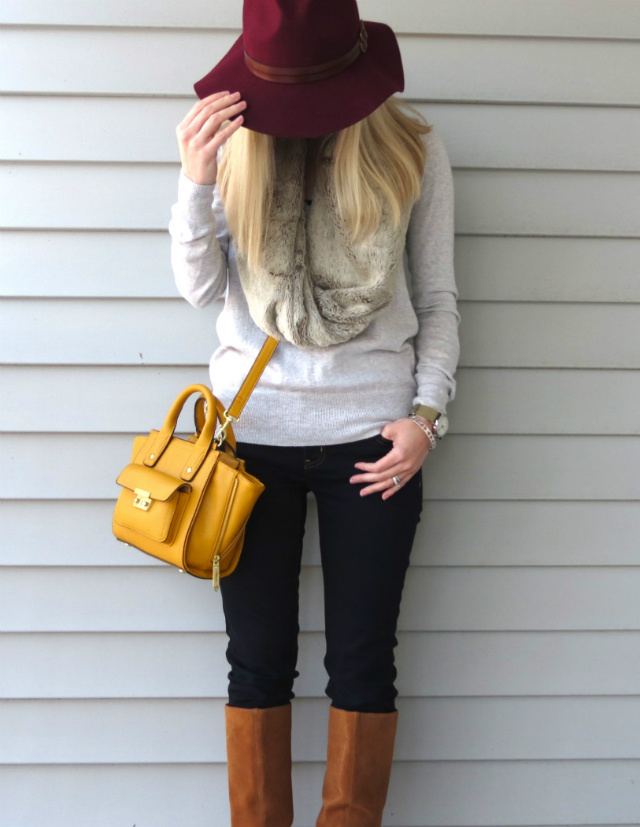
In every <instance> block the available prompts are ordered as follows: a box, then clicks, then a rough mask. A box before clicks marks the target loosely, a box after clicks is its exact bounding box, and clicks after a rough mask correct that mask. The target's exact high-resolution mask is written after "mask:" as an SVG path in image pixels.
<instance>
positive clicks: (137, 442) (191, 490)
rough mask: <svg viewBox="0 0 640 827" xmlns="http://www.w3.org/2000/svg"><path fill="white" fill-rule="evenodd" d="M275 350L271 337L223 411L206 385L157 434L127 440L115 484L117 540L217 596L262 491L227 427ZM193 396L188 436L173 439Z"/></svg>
mask: <svg viewBox="0 0 640 827" xmlns="http://www.w3.org/2000/svg"><path fill="white" fill-rule="evenodd" d="M277 344H278V342H277V340H276V339H274V338H272V337H271V336H270V337H269V338H268V339H267V340H266V342H265V343H264V345H263V347H262V350H261V351H260V353H259V355H258V357H257V358H256V361H255V362H254V364H253V367H252V368H251V370H250V372H249V374H248V376H247V378H246V379H245V381H244V382H243V384H242V387H241V388H240V390H239V391H238V394H237V395H236V398H235V399H234V400H233V403H232V404H231V405H230V406H229V409H228V410H224V407H223V405H222V404H221V402H220V401H219V400H218V399H217V398H216V397H215V396H214V395H213V394H212V393H211V391H210V390H209V388H207V387H206V386H205V385H189V386H188V387H187V388H185V389H184V390H183V391H182V393H180V394H179V395H178V397H177V398H176V400H175V402H174V403H173V405H172V406H171V409H170V410H169V413H168V414H167V417H166V419H165V421H164V424H163V426H162V428H161V429H160V431H157V430H152V431H151V432H150V433H149V435H148V436H137V437H135V438H134V440H133V452H132V454H131V462H130V464H129V465H127V466H126V468H124V469H123V471H122V472H121V474H120V475H119V476H118V479H117V483H118V484H119V485H120V486H121V487H122V490H121V492H120V495H119V497H118V500H117V502H116V506H115V510H114V513H113V523H112V527H113V533H114V535H115V536H116V538H117V539H118V540H120V541H122V542H124V543H126V544H127V545H130V546H134V547H135V548H137V549H139V550H140V551H144V552H146V553H147V554H150V555H152V556H153V557H157V558H158V559H160V560H164V561H165V562H166V563H170V564H171V565H174V566H177V567H178V568H179V569H180V570H181V571H186V572H188V573H189V574H192V575H194V576H195V577H201V578H211V579H212V580H213V587H214V589H215V590H216V591H217V590H218V589H219V587H220V578H221V577H225V576H226V575H229V574H231V573H232V572H233V570H234V569H235V568H236V566H237V564H238V560H239V558H240V553H241V551H242V545H243V542H244V533H245V527H246V524H247V521H248V519H249V516H250V515H251V511H252V509H253V507H254V505H255V503H256V501H257V500H258V497H259V496H260V494H262V492H263V491H264V485H263V483H261V482H260V480H258V479H257V478H256V477H254V476H252V475H251V474H249V473H247V471H246V470H245V467H244V460H242V459H240V458H239V457H237V456H236V453H235V449H236V440H235V436H234V433H233V427H232V423H233V422H237V421H238V419H239V417H240V413H241V412H242V409H243V408H244V406H245V404H246V403H247V400H248V399H249V396H250V395H251V392H252V391H253V389H254V387H255V385H256V384H257V382H258V379H259V378H260V376H261V375H262V372H263V370H264V368H265V367H266V365H267V362H268V361H269V359H270V358H271V355H272V354H273V351H274V350H275V348H276V346H277ZM198 392H199V393H200V394H201V396H200V397H199V398H198V400H197V401H196V405H195V409H194V413H195V419H196V432H195V434H193V435H192V436H190V437H189V438H188V439H181V438H179V437H175V436H174V435H173V434H174V431H175V428H176V424H177V421H178V417H179V415H180V412H181V411H182V408H183V406H184V404H185V402H186V400H187V399H188V398H189V396H191V395H192V394H193V393H198Z"/></svg>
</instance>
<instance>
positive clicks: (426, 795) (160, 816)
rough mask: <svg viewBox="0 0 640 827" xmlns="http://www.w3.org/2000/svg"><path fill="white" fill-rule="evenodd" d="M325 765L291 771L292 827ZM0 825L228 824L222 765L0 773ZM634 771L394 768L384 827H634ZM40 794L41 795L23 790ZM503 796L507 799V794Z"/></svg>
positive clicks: (467, 765) (313, 811) (637, 769)
mask: <svg viewBox="0 0 640 827" xmlns="http://www.w3.org/2000/svg"><path fill="white" fill-rule="evenodd" d="M323 771H324V765H323V764H315V763H298V764H296V765H295V767H294V773H293V782H294V791H295V792H294V807H295V812H296V820H295V825H296V827H313V825H314V823H315V818H316V815H317V813H318V810H319V809H320V803H321V802H320V790H321V788H322V773H323ZM3 774H4V778H5V779H6V793H5V802H4V803H5V816H4V818H5V820H6V823H7V824H11V825H16V824H19V825H20V827H42V825H43V824H47V823H51V822H52V821H54V823H59V824H65V825H68V827H85V825H86V824H88V823H91V825H92V827H113V825H114V824H125V825H129V824H131V825H133V824H137V825H138V826H139V827H140V825H145V824H153V825H154V827H176V825H177V824H189V825H190V827H211V824H212V822H213V823H214V824H215V825H216V827H218V825H220V827H222V826H223V825H226V824H228V823H229V809H228V804H227V777H226V770H225V767H224V765H223V764H214V765H211V764H200V763H199V764H141V765H132V764H121V765H119V766H113V765H108V764H102V765H92V764H88V765H87V764H85V765H82V764H75V765H74V764H70V765H62V766H49V767H43V766H38V765H23V766H13V767H6V768H4V767H3ZM639 774H640V761H638V760H633V759H629V760H624V759H621V760H619V761H606V760H593V761H545V760H542V761H499V760H496V761H493V760H487V761H433V762H415V761H406V762H401V761H399V762H397V763H396V764H395V765H394V770H393V773H392V776H391V783H390V786H389V798H388V802H387V806H386V808H385V820H384V824H385V825H389V827H459V825H462V824H464V825H473V827H491V826H492V825H500V826H501V827H566V825H575V827H579V826H580V825H586V824H588V825H589V827H634V825H637V817H636V816H637V799H636V795H635V791H634V789H633V783H634V780H635V779H636V778H637V777H638V775H639ZM33 787H37V790H38V795H33V794H32V793H31V794H29V795H27V794H26V793H25V790H31V791H32V790H33ZM507 793H508V794H507Z"/></svg>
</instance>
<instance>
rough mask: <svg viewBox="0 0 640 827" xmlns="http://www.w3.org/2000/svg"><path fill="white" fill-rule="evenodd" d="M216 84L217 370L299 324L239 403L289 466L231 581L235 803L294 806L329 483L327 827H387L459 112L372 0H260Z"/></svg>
mask: <svg viewBox="0 0 640 827" xmlns="http://www.w3.org/2000/svg"><path fill="white" fill-rule="evenodd" d="M235 88H238V89H241V90H242V92H241V93H240V92H238V93H236V94H235V95H234V94H233V92H234V91H235ZM195 89H196V92H197V93H198V96H199V97H200V101H199V102H198V103H196V105H195V106H193V107H192V108H191V109H190V111H189V112H188V113H187V115H186V116H185V118H184V119H183V121H182V122H181V123H180V124H179V125H178V127H177V137H178V143H179V148H180V156H181V161H182V169H181V172H180V179H179V184H178V201H177V203H176V204H175V205H174V206H173V208H172V218H171V223H170V225H169V229H170V232H171V236H172V265H173V269H174V274H175V278H176V284H177V287H178V289H179V291H180V293H181V294H182V295H183V296H184V297H185V298H186V299H187V300H188V301H189V302H190V303H191V304H193V305H194V306H196V307H201V306H203V305H206V304H208V303H209V302H211V301H212V300H214V299H218V298H222V297H223V296H224V298H225V302H224V308H223V310H222V311H221V313H220V316H219V319H218V325H217V327H218V335H219V339H220V343H221V344H220V347H219V348H218V349H217V350H216V351H215V353H214V354H213V356H212V359H211V366H210V367H211V382H212V388H213V392H214V394H215V395H216V396H217V397H218V398H219V399H221V400H222V402H223V403H224V404H226V405H228V404H229V403H230V402H231V400H232V399H233V397H234V395H235V393H236V391H237V389H238V386H239V384H240V382H241V380H242V379H243V378H244V376H245V374H246V373H247V370H248V368H249V367H250V366H251V364H252V362H253V359H254V358H255V356H256V354H257V352H258V350H259V349H260V347H261V345H262V343H263V341H264V339H265V335H266V334H269V335H272V336H274V337H275V338H277V339H278V340H279V345H278V347H277V349H276V351H275V354H274V355H273V357H272V359H271V361H270V362H269V364H268V366H267V368H266V370H265V372H264V374H263V376H262V378H261V379H260V381H259V383H258V385H257V387H256V389H255V391H254V393H253V395H252V397H251V399H250V401H249V404H248V405H247V407H246V409H245V412H244V414H243V417H242V421H241V422H238V424H237V425H234V430H235V433H236V437H237V439H238V446H237V448H238V456H240V457H241V458H242V459H244V460H245V461H246V468H247V470H248V471H249V472H250V473H252V474H254V475H255V476H257V477H258V478H259V479H260V480H261V481H262V482H263V483H264V484H265V486H266V488H265V492H264V493H263V494H262V496H261V498H260V499H259V500H258V503H257V505H256V506H255V508H254V511H253V512H252V515H251V519H250V521H249V525H248V529H247V535H246V539H245V544H244V549H243V552H242V555H241V558H240V562H239V564H238V566H237V568H236V570H235V571H234V572H233V574H232V575H230V576H229V577H225V578H223V579H222V580H221V584H220V588H221V595H222V601H223V609H224V614H225V619H226V631H227V634H228V636H229V643H228V648H227V659H228V661H229V664H230V665H231V671H230V672H229V702H228V703H227V705H226V707H225V722H226V733H227V758H228V772H229V793H230V805H231V819H232V825H233V827H267V826H268V827H290V825H291V824H292V821H293V804H292V787H291V699H292V698H293V697H294V692H293V689H292V687H293V682H294V679H295V678H296V677H297V676H298V674H299V673H298V671H297V670H296V664H297V656H298V632H299V625H298V610H299V603H298V586H299V575H300V570H301V565H300V558H301V551H302V536H303V532H304V522H305V515H306V505H307V494H308V493H309V492H312V493H313V494H314V495H315V497H316V501H317V507H318V521H319V532H320V544H321V559H322V576H323V583H324V620H325V638H326V655H325V658H324V665H325V667H326V670H327V673H328V675H329V681H328V684H327V686H326V690H325V691H326V694H327V695H328V696H329V698H331V706H330V708H329V734H328V738H329V741H328V752H327V768H326V773H325V777H324V785H323V806H322V810H321V812H320V814H319V816H318V820H317V827H338V825H340V827H374V826H376V825H377V827H379V825H380V824H381V822H382V810H383V807H384V804H385V801H386V796H387V789H388V784H389V778H390V772H391V762H392V756H393V750H394V743H395V735H396V726H397V717H398V710H397V709H396V706H395V698H396V696H397V694H398V693H397V690H396V688H395V685H394V681H395V678H396V668H395V665H394V647H395V646H396V645H397V639H396V636H395V635H396V626H397V619H398V613H399V609H400V600H401V595H402V590H403V585H404V579H405V574H406V571H407V568H408V565H409V557H410V553H411V547H412V544H413V539H414V535H415V530H416V526H417V523H418V522H419V519H420V513H421V509H422V465H423V463H424V461H425V459H426V458H427V456H428V453H429V451H431V450H433V448H434V447H435V446H436V444H437V442H438V441H439V440H440V439H441V438H442V437H443V436H444V433H445V432H446V428H447V419H446V413H445V411H446V405H447V403H448V402H449V401H450V400H452V399H453V398H454V394H455V384H456V383H455V379H454V373H455V370H456V366H457V360H458V355H459V342H458V332H457V331H458V324H459V321H460V316H459V314H458V311H457V306H456V299H457V290H456V284H455V280H454V273H453V186H452V178H451V168H450V165H449V160H448V157H447V153H446V150H445V148H444V145H443V143H442V140H441V139H440V137H439V136H438V135H437V133H436V132H435V131H434V130H433V129H432V127H430V126H429V125H428V124H426V123H425V122H424V121H423V120H422V119H421V117H420V116H419V114H418V113H417V112H416V111H415V110H412V109H411V108H410V107H409V108H407V107H404V106H403V105H401V103H400V101H398V100H397V99H396V98H394V97H393V95H394V93H395V92H398V91H402V90H403V89H404V76H403V71H402V62H401V58H400V53H399V50H398V46H397V42H396V39H395V36H394V34H393V32H392V30H391V29H390V28H389V27H388V26H385V25H384V24H381V23H373V22H370V21H364V22H363V21H361V20H360V18H359V13H358V9H357V5H356V3H355V0H299V2H297V3H292V2H291V0H245V5H244V16H243V34H242V35H241V37H240V38H238V41H236V43H235V44H234V46H233V47H232V49H231V50H230V51H229V52H228V54H227V55H226V56H225V57H224V58H223V59H222V60H221V61H220V63H218V64H217V65H216V66H215V67H214V69H213V70H212V71H211V72H210V73H209V74H208V75H207V76H206V77H205V78H203V79H202V80H201V81H199V82H198V83H196V84H195ZM227 90H229V91H227Z"/></svg>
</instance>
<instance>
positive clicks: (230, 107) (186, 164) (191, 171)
mask: <svg viewBox="0 0 640 827" xmlns="http://www.w3.org/2000/svg"><path fill="white" fill-rule="evenodd" d="M246 105H247V104H246V101H242V100H240V99H239V92H235V93H234V94H230V93H229V92H215V93H214V94H213V95H209V96H208V97H206V98H203V99H202V100H201V101H198V103H196V104H195V105H194V106H192V107H191V109H190V110H189V112H188V113H187V115H186V117H185V118H184V119H183V120H182V121H181V122H180V123H179V124H178V126H177V127H176V136H177V138H178V148H179V150H180V162H181V164H182V170H183V172H184V174H185V175H186V176H187V177H188V178H190V179H191V180H192V181H194V182H195V183H196V184H215V183H216V178H217V175H218V165H217V155H218V150H219V149H220V147H221V146H222V144H223V143H224V142H225V141H226V140H227V139H228V138H229V136H230V135H232V134H233V133H234V132H235V131H236V130H238V129H239V128H240V127H241V126H242V124H243V122H244V117H243V116H242V114H241V113H242V110H243V109H244V108H245V107H246ZM232 118H233V119H234V120H231V119H232ZM227 121H228V123H227Z"/></svg>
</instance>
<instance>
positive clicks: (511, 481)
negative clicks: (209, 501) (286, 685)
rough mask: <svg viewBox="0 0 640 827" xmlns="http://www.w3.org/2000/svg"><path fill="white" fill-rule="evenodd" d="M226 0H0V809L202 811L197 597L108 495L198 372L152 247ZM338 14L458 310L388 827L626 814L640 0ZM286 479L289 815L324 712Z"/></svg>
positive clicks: (221, 43)
mask: <svg viewBox="0 0 640 827" xmlns="http://www.w3.org/2000/svg"><path fill="white" fill-rule="evenodd" d="M241 6H242V4H241V2H240V0H234V2H231V3H226V4H219V3H216V4H214V5H213V6H207V5H206V4H204V5H203V4H202V3H200V2H195V0H186V2H185V3H184V4H181V5H180V6H179V7H178V6H177V5H175V4H173V5H172V4H167V3H165V2H163V1H162V0H131V2H127V3H126V4H125V3H124V2H123V0H114V2H112V3H109V4H102V5H98V4H95V3H93V4H86V3H83V2H81V0H61V2H60V3H56V4H50V3H44V2H42V0H34V2H31V3H29V4H25V3H22V2H17V0H0V27H2V25H3V24H4V27H3V28H2V29H0V38H1V40H2V47H1V48H0V77H1V78H2V80H0V109H1V111H2V122H3V129H2V134H0V182H1V184H0V185H1V186H2V188H3V198H2V200H1V202H0V244H1V245H2V268H1V275H0V295H2V296H3V297H4V299H3V300H2V302H1V304H0V337H1V338H0V384H1V386H2V397H1V402H0V432H2V433H0V467H2V468H3V474H2V476H0V480H1V483H0V522H1V523H2V526H3V535H2V536H3V542H2V544H0V566H2V571H1V572H0V575H1V576H0V630H2V631H1V633H0V662H1V663H2V664H3V669H2V670H1V671H0V697H2V698H4V699H5V701H4V702H3V703H2V704H0V731H2V732H3V738H2V739H0V763H3V766H2V770H1V773H2V785H3V786H2V794H1V796H2V804H1V806H0V827H62V825H64V827H76V825H77V827H85V825H86V824H91V825H92V827H103V825H104V827H114V825H118V824H123V825H127V824H129V825H134V824H138V827H141V826H142V825H143V824H144V825H146V827H165V826H166V827H176V825H178V824H186V823H188V824H190V825H192V826H193V827H205V825H206V827H226V825H228V823H229V813H228V805H227V780H226V770H225V766H224V760H225V756H224V752H223V747H224V741H223V732H222V717H221V716H222V709H223V704H224V701H225V698H226V690H227V672H228V664H227V663H226V659H225V655H224V653H225V648H226V635H225V633H224V620H223V616H222V612H221V605H220V601H219V596H216V595H215V593H214V592H213V590H212V588H211V585H210V584H209V583H208V582H207V581H200V580H197V579H196V578H191V577H189V576H188V575H179V574H178V573H177V572H175V571H174V570H171V569H170V568H169V567H167V566H165V565H164V564H162V563H160V562H158V561H156V560H154V559H153V558H151V557H147V556H146V555H143V554H142V553H140V552H138V551H136V550H135V549H131V548H128V547H126V546H124V545H123V544H120V543H118V542H117V541H115V539H114V538H113V536H112V535H111V530H110V522H111V513H112V508H113V498H114V497H115V496H116V494H117V492H118V488H117V486H116V484H115V482H114V480H115V476H116V475H117V473H118V472H119V470H120V469H121V467H122V465H124V463H125V462H126V460H127V458H128V455H129V451H130V447H131V438H132V436H133V435H134V434H138V433H146V432H148V430H149V428H151V427H156V428H157V427H159V426H160V425H161V424H162V420H163V418H164V415H165V414H166V410H167V407H168V404H169V402H170V401H172V399H173V397H174V396H175V394H176V392H177V390H178V389H179V388H180V387H182V386H184V385H186V384H189V383H192V382H198V381H201V382H207V380H208V376H207V369H206V363H207V361H208V359H209V356H210V354H211V351H212V350H213V348H214V347H215V345H216V343H217V339H216V335H215V320H216V316H217V313H218V309H219V308H218V306H217V305H213V306H211V307H209V308H206V309H204V310H194V309H193V308H190V307H189V306H188V305H187V304H186V302H184V301H182V300H181V299H180V298H178V297H177V294H176V291H175V286H174V284H173V279H172V274H171V270H170V265H169V257H168V251H169V238H168V234H167V223H168V220H169V216H170V206H171V204H172V203H173V202H174V201H175V196H176V184H177V173H178V169H179V157H178V152H177V144H176V141H175V126H176V124H177V123H178V121H179V120H181V118H182V117H183V116H184V114H185V113H186V112H187V111H188V108H189V107H190V106H191V105H192V104H193V103H194V102H195V100H196V98H195V94H194V92H193V87H192V84H193V81H194V80H196V79H197V78H199V77H201V76H202V75H204V74H205V73H206V72H207V71H208V70H209V69H210V68H211V66H212V65H213V64H214V63H215V62H216V61H217V60H218V59H219V58H220V57H221V56H222V54H223V53H224V52H225V51H226V49H227V48H228V47H229V46H230V45H231V43H232V42H233V41H234V40H235V38H236V37H237V36H238V34H239V26H240V22H241ZM359 7H360V11H361V14H362V17H363V18H364V19H374V20H384V21H385V22H388V23H390V24H391V25H392V26H393V27H394V28H395V29H396V31H397V32H398V33H399V35H400V36H399V41H400V47H401V50H402V54H403V58H404V62H405V73H406V77H407V88H406V90H405V93H404V96H405V97H406V98H407V99H409V100H410V101H411V102H412V103H414V104H415V105H416V106H417V107H418V108H419V109H420V111H422V112H423V114H424V115H425V116H426V117H427V119H428V120H429V121H430V122H431V123H433V124H434V125H435V126H436V128H437V129H438V131H439V132H440V133H441V134H442V136H443V138H444V140H445V143H446V145H447V149H448V151H449V155H450V158H451V161H452V165H453V168H454V185H455V193H456V196H455V197H456V227H455V230H456V278H457V282H458V286H459V290H460V299H461V301H460V309H461V315H462V324H461V329H460V333H461V340H462V353H461V360H460V368H459V371H458V390H457V396H456V400H455V402H454V404H453V405H452V406H451V411H450V416H451V421H452V433H451V435H450V436H448V437H447V440H446V441H445V443H444V444H443V445H442V446H441V448H440V449H439V450H438V452H437V453H436V454H434V455H433V456H431V457H430V458H429V460H428V463H427V465H426V466H425V489H424V491H425V504H424V510H423V516H422V521H421V523H420V525H419V528H418V534H417V540H416V544H415V547H414V551H413V554H412V564H411V567H410V570H409V572H408V577H407V589H406V593H405V599H404V601H403V606H402V611H401V617H400V624H399V625H400V631H399V634H398V641H399V643H398V647H397V665H398V682H397V685H398V689H399V692H400V696H399V699H398V706H399V709H400V710H401V716H400V726H399V739H398V749H397V755H396V760H395V762H394V771H393V776H392V783H391V788H390V794H389V801H388V804H387V808H386V811H385V817H384V820H383V823H384V824H385V825H386V824H388V825H394V827H431V825H433V827H436V825H437V826H438V827H445V826H446V827H543V825H544V827H569V825H572V827H579V825H580V827H582V825H585V824H589V825H591V827H605V825H606V827H614V826H615V825H636V827H637V825H638V824H640V795H639V793H638V789H639V785H640V760H638V746H637V745H638V743H639V739H638V735H639V732H638V729H639V727H640V713H639V707H638V689H637V688H638V685H639V679H640V673H639V669H640V666H639V664H640V660H639V659H638V658H637V656H636V652H637V648H638V642H639V635H640V617H639V616H638V608H637V604H638V601H637V594H638V587H639V586H640V583H638V577H639V576H640V575H639V572H640V568H639V567H638V558H637V548H638V546H637V537H638V535H639V533H640V531H639V530H640V509H639V508H638V504H637V502H638V499H639V494H640V482H639V479H640V477H639V476H638V473H637V468H638V467H639V462H638V461H639V460H640V454H639V450H640V449H639V448H638V444H637V442H638V440H637V435H638V428H639V427H640V426H639V424H638V417H637V415H636V410H637V407H638V402H639V401H640V387H639V382H640V373H638V370H637V368H638V353H640V348H639V347H638V345H639V344H640V342H639V334H638V332H637V331H638V330H639V329H640V325H639V324H638V322H639V321H640V319H639V318H638V312H637V305H638V304H639V303H640V280H638V271H639V268H638V265H639V263H640V196H639V192H640V188H639V187H638V173H639V172H640V142H638V140H637V135H638V133H639V130H640V106H638V103H639V91H638V90H639V87H638V84H637V77H638V75H639V69H640V50H639V45H638V42H637V41H638V39H639V38H640V16H639V15H638V8H637V3H636V2H626V0H589V2H588V3H585V2H583V0H565V1H564V2H563V3H557V2H555V0H553V2H551V0H535V2H534V0H520V2H519V3H513V2H511V1H510V0H483V2H477V0H471V1H469V0H449V2H447V3H446V4H445V3H442V2H440V1H439V0H402V2H400V3H396V4H391V5H388V4H384V3H383V2H382V0H361V2H360V3H359ZM43 125H45V126H44V127H43ZM25 251H26V252H27V255H26V256H25ZM166 330H170V331H175V335H174V336H172V337H166ZM114 331H117V334H118V335H117V337H116V336H115V335H114ZM184 331H188V336H187V335H185V334H184ZM167 338H171V339H172V340H173V341H172V342H166V341H164V340H165V339H167ZM189 339H190V342H188V340H189ZM181 342H182V343H183V344H181ZM170 345H171V346H170ZM122 399H126V401H127V404H126V405H122V404H119V402H118V404H116V403H115V401H114V400H118V401H119V400H122ZM189 420H190V414H189V413H188V412H185V413H184V415H183V418H182V420H181V425H180V427H182V428H184V430H185V431H186V430H188V429H190V428H191V422H190V421H189ZM309 506H310V508H309V525H308V531H307V534H306V537H305V547H304V553H303V571H302V596H303V600H302V601H301V605H302V612H301V625H302V627H303V630H302V632H301V636H300V659H299V669H300V673H301V674H300V677H299V678H298V679H297V681H296V687H295V688H296V692H297V694H298V699H297V701H296V702H294V759H295V766H294V789H295V796H296V818H295V822H294V823H295V827H312V825H313V824H314V823H315V817H316V815H317V811H318V809H319V806H320V790H321V782H322V770H323V768H324V767H323V763H322V761H323V757H324V754H323V753H324V744H325V741H324V739H325V732H326V730H325V721H326V718H325V716H326V706H327V699H326V697H325V696H324V686H325V683H326V673H325V671H324V668H323V665H322V657H323V654H324V635H323V631H322V630H323V615H322V588H321V570H320V568H319V565H320V554H319V544H318V536H317V526H316V525H315V513H316V512H315V507H314V502H313V500H312V499H311V500H310V502H309ZM34 789H37V791H38V794H37V795H34V794H33V790H34Z"/></svg>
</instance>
